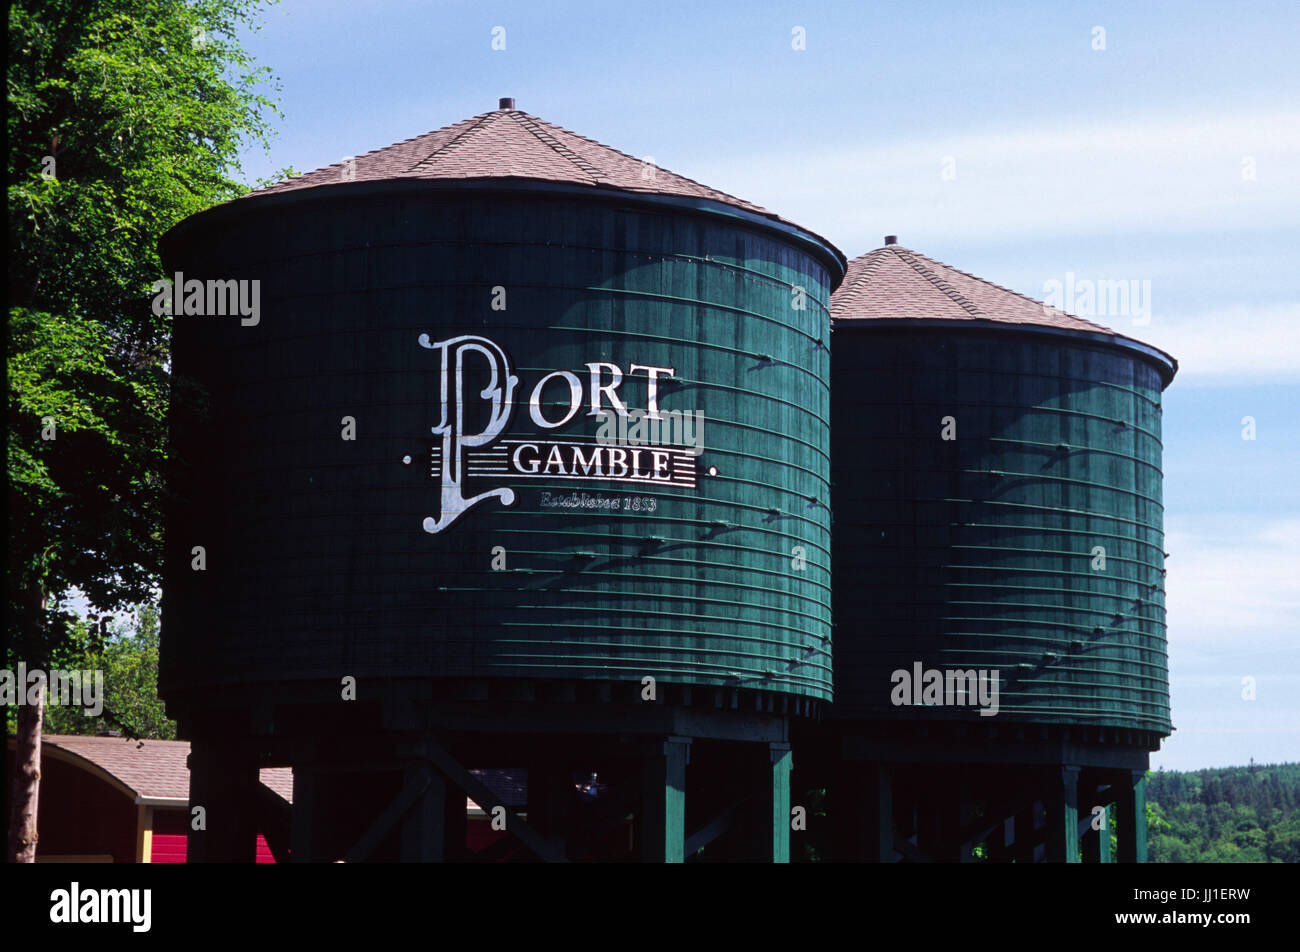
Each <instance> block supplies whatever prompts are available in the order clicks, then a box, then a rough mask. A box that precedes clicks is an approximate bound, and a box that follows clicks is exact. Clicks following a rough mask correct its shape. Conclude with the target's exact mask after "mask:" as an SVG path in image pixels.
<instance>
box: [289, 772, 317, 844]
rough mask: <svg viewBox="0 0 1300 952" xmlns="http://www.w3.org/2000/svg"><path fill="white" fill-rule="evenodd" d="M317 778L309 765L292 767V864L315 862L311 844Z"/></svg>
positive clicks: (290, 836) (313, 832) (290, 837)
mask: <svg viewBox="0 0 1300 952" xmlns="http://www.w3.org/2000/svg"><path fill="white" fill-rule="evenodd" d="M319 776H320V774H319V772H318V771H317V770H316V768H315V767H314V766H312V765H311V764H303V763H297V764H294V765H293V805H292V810H293V814H292V816H291V818H290V821H289V822H290V831H289V839H290V846H289V858H290V860H291V861H292V862H294V863H312V862H316V856H315V854H314V852H313V844H314V837H315V829H316V813H317V809H318V788H319V786H320V784H319Z"/></svg>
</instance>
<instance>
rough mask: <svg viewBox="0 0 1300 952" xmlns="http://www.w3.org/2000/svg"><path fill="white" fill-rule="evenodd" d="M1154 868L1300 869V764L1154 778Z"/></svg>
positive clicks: (1156, 775) (1151, 792)
mask: <svg viewBox="0 0 1300 952" xmlns="http://www.w3.org/2000/svg"><path fill="white" fill-rule="evenodd" d="M1147 802H1148V803H1149V804H1151V805H1152V807H1153V809H1152V813H1153V814H1154V816H1153V817H1152V818H1151V819H1152V823H1151V834H1150V855H1149V858H1150V861H1151V862H1153V863H1300V764H1270V765H1258V764H1251V765H1250V766H1249V767H1225V768H1221V769H1218V770H1198V771H1194V772H1190V773H1178V772H1171V771H1162V772H1160V773H1153V774H1151V775H1150V777H1149V780H1148V784H1147Z"/></svg>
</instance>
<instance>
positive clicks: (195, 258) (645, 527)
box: [163, 188, 838, 700]
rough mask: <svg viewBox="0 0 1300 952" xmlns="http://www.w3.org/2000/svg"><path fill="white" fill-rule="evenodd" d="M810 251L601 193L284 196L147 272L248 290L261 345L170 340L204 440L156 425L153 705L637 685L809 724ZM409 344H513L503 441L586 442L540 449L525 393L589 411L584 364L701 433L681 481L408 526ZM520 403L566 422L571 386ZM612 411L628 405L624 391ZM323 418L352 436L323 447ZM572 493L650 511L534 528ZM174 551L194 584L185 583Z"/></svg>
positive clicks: (182, 232)
mask: <svg viewBox="0 0 1300 952" xmlns="http://www.w3.org/2000/svg"><path fill="white" fill-rule="evenodd" d="M312 192H314V193H319V192H333V190H331V189H315V190H312ZM696 204H697V205H698V204H699V203H696ZM814 250H815V249H812V246H811V245H810V244H809V241H808V239H807V236H803V237H800V236H799V235H797V234H795V235H793V236H792V235H791V234H783V233H782V232H781V231H780V230H779V229H778V228H776V227H764V226H762V225H761V224H756V223H753V222H747V221H745V220H744V219H743V218H741V217H738V216H736V215H734V214H730V213H724V212H721V211H718V210H716V209H715V210H713V211H701V210H699V209H696V210H687V209H685V208H677V207H674V206H673V205H671V204H665V203H664V202H663V201H662V200H660V202H659V204H657V205H651V204H647V203H644V202H637V201H634V200H631V199H625V198H620V197H616V196H604V197H602V196H601V195H600V193H598V192H595V191H593V192H592V193H591V195H590V196H587V197H584V196H576V195H548V194H542V193H538V194H531V193H527V192H520V193H516V194H504V193H494V192H491V191H485V190H472V191H462V190H456V189H448V188H429V189H425V190H420V189H409V188H407V189H398V190H391V191H384V190H382V189H380V190H375V189H372V190H370V192H368V193H367V194H365V195H364V196H358V195H355V194H352V193H349V192H347V191H346V190H342V191H340V192H338V193H337V194H326V195H320V194H310V193H309V194H306V195H303V194H301V193H300V194H298V195H297V196H295V195H294V194H293V193H290V194H289V195H288V197H287V198H283V199H275V200H266V201H260V200H258V201H249V202H246V203H238V204H236V205H235V206H233V207H227V208H220V209H215V210H212V211H210V212H208V213H205V214H204V215H201V216H198V217H196V218H195V219H191V220H190V221H189V222H187V223H185V224H183V225H182V226H180V227H179V228H178V229H177V230H176V231H175V232H173V233H172V234H171V235H170V236H169V237H168V239H167V240H166V241H165V243H164V253H165V260H166V262H167V266H168V270H169V273H170V272H172V271H176V270H181V271H183V272H184V273H185V276H186V277H187V278H199V279H207V278H236V279H254V278H256V279H260V280H261V282H262V285H261V319H260V323H259V324H258V325H257V326H249V327H245V326H241V324H240V321H239V319H238V318H235V317H177V318H176V334H175V357H174V359H175V368H176V370H177V371H178V373H180V374H182V375H187V376H190V377H193V378H196V379H197V380H198V381H199V382H200V383H201V384H202V385H203V386H205V387H206V388H207V390H208V391H209V393H210V405H211V414H210V416H209V417H208V418H206V419H196V418H194V417H193V416H192V415H190V414H188V413H187V412H183V411H181V410H179V409H178V410H177V412H176V413H175V414H174V421H175V449H176V453H177V456H178V469H177V472H176V473H175V475H174V478H173V487H174V488H175V489H176V490H177V492H178V499H179V501H178V504H177V505H176V507H175V508H174V510H173V512H172V515H171V518H170V521H169V524H168V536H167V540H168V545H169V559H168V565H167V573H166V585H165V588H164V591H165V598H166V613H165V615H164V632H163V639H164V648H163V662H164V672H163V689H164V694H165V695H166V696H169V698H171V699H177V698H180V697H181V696H182V695H183V694H184V692H187V691H190V690H193V689H197V688H207V687H212V686H217V685H223V684H231V685H243V684H258V683H267V682H278V681H294V680H306V679H332V680H335V681H337V679H339V678H341V677H343V676H346V675H352V676H355V677H357V678H358V679H362V680H363V681H364V680H365V679H368V678H369V679H373V678H377V677H416V678H421V677H423V678H428V677H433V678H453V677H454V678H465V677H474V678H499V677H518V678H530V679H595V680H614V681H623V682H628V683H630V684H636V683H638V682H639V681H640V680H641V679H642V678H643V677H645V676H651V677H655V678H656V679H658V681H659V682H660V690H661V691H662V685H663V684H665V683H671V682H677V683H681V684H687V685H724V684H726V685H732V686H737V687H741V688H755V689H765V690H771V691H777V692H786V693H789V694H794V695H800V696H806V697H811V698H818V699H827V698H829V696H830V682H831V675H830V574H829V564H830V563H829V557H830V552H829V548H830V542H829V511H828V509H827V504H828V503H829V436H828V426H827V421H828V415H829V390H828V374H829V355H828V351H827V344H828V342H829V333H828V317H827V300H828V297H829V292H830V285H831V283H832V271H834V270H835V269H837V268H838V265H836V264H835V259H834V256H833V255H832V254H830V253H829V252H824V253H819V254H815V253H814ZM835 277H836V278H838V274H836V275H835ZM496 287H502V288H504V289H505V293H506V309H505V310H503V311H501V310H493V308H492V301H493V289H494V288H496ZM797 288H802V289H804V291H805V292H806V306H805V307H804V308H803V309H796V308H795V307H794V306H793V304H794V302H795V300H796V298H797V294H798V292H797V291H796V290H795V289H797ZM422 334H427V335H429V338H430V339H431V340H433V341H439V340H447V339H450V338H453V337H456V336H459V335H479V336H485V337H488V338H490V339H492V340H493V341H495V342H497V343H499V344H500V345H501V346H502V347H503V348H504V349H505V351H506V352H507V354H508V355H509V357H510V359H511V362H512V369H513V371H514V373H515V374H517V375H518V376H519V378H520V384H519V390H518V393H517V394H516V398H515V402H516V404H517V407H516V412H515V413H514V416H513V419H512V422H511V424H510V426H509V428H508V430H507V432H506V433H505V434H504V436H505V438H509V439H528V438H531V437H537V436H542V437H546V438H551V439H564V440H572V441H585V442H586V443H593V442H594V439H595V435H596V429H597V422H596V421H595V420H594V419H592V418H591V417H589V416H587V415H586V409H587V408H586V407H584V409H583V412H582V413H580V414H578V416H576V417H575V418H574V420H573V422H572V424H571V425H569V426H566V427H564V428H562V429H559V430H553V431H552V430H548V431H545V432H542V431H540V430H539V429H538V427H536V426H535V425H534V424H533V423H532V421H531V420H530V418H529V414H528V409H527V405H526V403H527V400H528V394H529V392H530V391H531V389H532V387H533V385H534V384H535V383H536V382H537V381H538V380H539V379H540V378H541V377H542V376H544V375H546V374H549V373H551V372H553V371H561V370H562V371H570V372H573V373H575V374H578V375H579V376H580V377H581V378H583V382H584V392H583V396H584V399H587V398H588V396H589V393H588V390H587V389H586V375H587V373H588V371H587V369H586V367H585V365H586V364H587V363H588V362H601V361H607V362H612V363H615V364H617V365H619V366H620V367H621V368H622V369H623V370H624V371H625V372H627V371H628V368H629V367H630V365H632V364H638V365H642V366H646V365H653V366H661V367H672V368H673V369H674V371H675V378H676V379H675V380H674V381H667V382H665V381H661V384H660V388H659V403H660V406H661V408H662V409H664V410H682V411H700V412H702V413H703V414H704V417H705V426H704V433H703V436H704V446H705V449H704V452H703V454H702V455H701V456H699V457H698V458H697V460H696V470H697V487H696V488H695V489H679V488H673V487H663V486H651V485H639V486H630V485H628V484H625V483H606V482H600V481H594V482H589V483H575V482H562V481H557V480H545V479H538V480H531V481H529V482H527V483H522V482H511V481H509V480H504V481H497V480H494V479H493V478H490V477H489V478H475V479H471V480H470V481H469V483H468V486H467V495H468V494H472V493H477V492H484V491H487V490H488V489H491V488H496V487H498V486H510V487H512V488H513V489H514V490H515V492H516V494H517V496H516V499H515V501H514V503H513V505H509V506H506V505H503V504H501V502H499V501H497V500H489V501H487V502H483V503H480V504H478V505H477V506H475V507H473V508H472V509H470V510H469V511H468V512H467V513H466V514H465V515H463V516H462V517H461V518H460V519H458V520H457V521H456V522H455V524H453V525H452V526H451V527H449V528H447V529H446V530H444V531H442V532H441V533H438V534H430V533H428V532H426V531H424V529H423V528H422V521H423V520H424V519H425V517H427V516H437V515H438V513H439V489H440V484H439V483H438V482H437V481H435V480H434V479H432V478H430V476H429V472H428V470H429V466H428V459H429V453H430V446H431V445H432V441H433V437H432V434H431V428H432V427H434V426H436V425H437V424H438V423H439V417H440V414H441V405H440V393H439V380H440V377H439V373H440V364H439V355H438V353H437V352H436V351H433V350H429V349H426V348H423V347H421V346H420V345H419V344H418V342H417V341H418V338H419V337H420V335H422ZM606 379H608V378H606ZM467 392H468V389H467ZM544 393H545V399H544V401H543V404H544V408H545V412H546V414H547V415H548V416H549V417H551V418H553V419H554V418H558V417H560V416H562V415H563V412H564V410H563V408H564V407H565V406H567V391H566V388H565V387H564V386H562V385H561V384H560V383H558V382H556V381H553V382H552V385H551V386H550V387H548V388H547V390H546V391H545V392H544ZM620 394H621V396H623V397H624V398H626V399H627V400H628V402H629V405H630V406H635V407H640V408H645V406H646V399H647V386H646V374H645V373H644V372H638V373H637V374H636V375H635V378H632V377H629V378H628V380H627V381H626V383H625V385H624V388H623V389H622V390H621V391H620ZM562 396H563V397H565V400H563V401H562V400H561V397H562ZM520 404H522V406H520ZM345 416H351V417H353V418H355V421H356V434H357V438H356V440H355V441H347V440H343V439H341V438H340V434H341V431H342V425H341V420H342V418H343V417H345ZM408 455H409V456H410V457H411V458H412V462H411V464H410V465H404V464H403V463H402V459H403V457H404V456H408ZM710 466H714V467H717V469H718V476H717V477H710V476H708V475H706V471H707V470H708V468H709V467H710ZM575 490H576V491H578V492H587V493H588V494H592V495H602V496H610V497H615V498H618V499H619V500H620V502H622V503H624V504H626V503H627V502H628V501H630V500H632V499H633V497H639V498H640V499H641V500H653V502H654V507H655V509H654V511H653V512H649V511H646V506H645V504H644V503H643V502H642V503H640V504H634V505H636V506H637V507H636V508H634V510H633V511H631V512H628V511H626V510H625V509H624V510H623V511H620V512H618V513H610V512H601V511H574V510H568V509H561V508H543V507H542V506H541V504H540V502H541V493H543V492H549V493H552V494H557V495H558V494H566V495H567V494H569V493H572V492H574V491H575ZM195 545H203V546H205V547H206V550H207V570H206V571H205V572H194V571H191V568H190V558H191V555H190V552H191V548H192V546H195ZM496 546H500V547H502V548H503V549H504V554H505V560H506V570H504V571H493V569H492V561H493V554H492V550H493V549H494V547H496ZM796 547H801V548H802V550H803V558H804V561H806V568H796V567H795V561H794V560H795V558H796V557H797V554H796V553H795V551H794V550H795V548H796ZM661 700H662V695H661Z"/></svg>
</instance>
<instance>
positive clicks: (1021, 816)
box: [1011, 800, 1038, 863]
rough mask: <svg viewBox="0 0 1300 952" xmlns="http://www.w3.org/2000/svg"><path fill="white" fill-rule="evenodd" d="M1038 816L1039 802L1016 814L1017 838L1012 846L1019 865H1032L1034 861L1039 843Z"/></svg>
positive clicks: (1015, 829) (1015, 828)
mask: <svg viewBox="0 0 1300 952" xmlns="http://www.w3.org/2000/svg"><path fill="white" fill-rule="evenodd" d="M1037 816H1038V801H1037V800H1035V801H1033V802H1031V803H1030V804H1029V806H1027V807H1025V808H1024V809H1023V810H1019V811H1017V812H1016V818H1015V822H1014V832H1015V838H1014V840H1013V841H1012V844H1011V855H1012V857H1013V858H1014V859H1015V861H1016V862H1017V863H1032V862H1033V861H1034V846H1035V844H1036V843H1037V842H1038V835H1037V834H1038V831H1037Z"/></svg>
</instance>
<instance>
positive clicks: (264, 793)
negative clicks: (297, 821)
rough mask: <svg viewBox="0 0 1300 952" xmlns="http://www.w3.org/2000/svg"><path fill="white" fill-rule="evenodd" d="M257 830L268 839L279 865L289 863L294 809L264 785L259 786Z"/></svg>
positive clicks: (267, 841)
mask: <svg viewBox="0 0 1300 952" xmlns="http://www.w3.org/2000/svg"><path fill="white" fill-rule="evenodd" d="M255 806H256V810H257V828H258V830H260V831H261V833H262V836H263V837H264V838H265V839H266V845H267V847H268V848H269V849H270V850H271V855H272V856H274V857H275V861H276V862H277V863H287V862H289V847H290V843H291V839H292V829H293V807H291V806H290V805H289V801H287V800H285V799H284V797H282V796H280V795H279V794H278V793H276V792H275V791H274V790H272V789H271V788H270V787H268V786H267V785H266V784H264V783H260V782H259V783H258V785H257V802H256V804H255Z"/></svg>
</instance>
